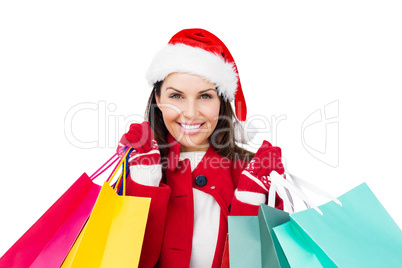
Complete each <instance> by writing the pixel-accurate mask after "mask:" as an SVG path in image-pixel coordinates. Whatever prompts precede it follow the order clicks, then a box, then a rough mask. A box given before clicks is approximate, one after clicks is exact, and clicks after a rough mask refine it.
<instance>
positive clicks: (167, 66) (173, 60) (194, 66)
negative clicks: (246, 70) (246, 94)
mask: <svg viewBox="0 0 402 268" xmlns="http://www.w3.org/2000/svg"><path fill="white" fill-rule="evenodd" d="M174 72H178V73H180V72H182V73H189V74H195V75H199V76H201V77H203V78H205V79H206V80H207V81H209V82H211V83H214V84H215V85H216V87H217V89H218V93H219V94H220V95H221V96H223V98H224V99H225V100H229V101H232V100H234V96H235V93H236V90H237V82H238V74H237V72H236V69H235V67H234V65H233V64H231V63H229V62H225V60H224V59H223V58H222V57H221V56H220V55H216V54H213V53H211V52H208V51H206V50H204V49H202V48H198V47H192V46H188V45H184V44H179V43H178V44H174V45H172V44H168V45H167V46H165V47H164V48H162V50H160V51H159V52H158V53H157V54H156V55H155V57H154V58H153V60H152V62H151V65H150V66H149V69H148V71H147V74H146V78H147V81H148V83H149V84H150V86H151V87H152V86H153V84H154V83H156V82H158V81H163V80H164V79H165V78H166V77H167V76H168V75H169V74H170V73H174Z"/></svg>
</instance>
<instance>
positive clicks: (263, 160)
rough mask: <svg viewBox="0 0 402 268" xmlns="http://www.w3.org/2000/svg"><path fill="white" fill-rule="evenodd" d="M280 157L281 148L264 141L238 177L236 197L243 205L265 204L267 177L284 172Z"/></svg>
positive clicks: (268, 183) (268, 185)
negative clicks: (273, 173) (273, 172)
mask: <svg viewBox="0 0 402 268" xmlns="http://www.w3.org/2000/svg"><path fill="white" fill-rule="evenodd" d="M281 157H282V154H281V148H279V147H276V146H272V145H271V144H270V143H269V142H268V141H264V142H263V144H262V145H261V147H260V148H259V149H258V151H257V153H256V154H255V156H254V158H253V159H252V160H251V161H250V163H249V164H248V165H247V167H246V168H245V169H244V170H243V172H242V174H241V175H240V177H239V184H238V186H237V189H236V193H235V194H236V197H237V198H238V199H239V200H240V201H242V202H245V203H250V204H255V205H259V204H260V203H265V201H266V194H267V193H268V191H269V188H270V186H271V181H270V180H269V175H270V174H271V172H272V171H276V172H278V173H279V174H283V173H284V172H285V169H284V167H283V164H282V160H281Z"/></svg>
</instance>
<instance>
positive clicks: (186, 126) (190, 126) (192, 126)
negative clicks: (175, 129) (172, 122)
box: [180, 124, 201, 129]
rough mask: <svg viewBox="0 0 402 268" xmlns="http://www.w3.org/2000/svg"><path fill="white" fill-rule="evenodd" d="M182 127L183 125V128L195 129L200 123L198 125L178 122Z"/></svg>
mask: <svg viewBox="0 0 402 268" xmlns="http://www.w3.org/2000/svg"><path fill="white" fill-rule="evenodd" d="M180 125H181V126H182V127H184V128H185V129H196V128H199V127H200V126H201V124H199V125H184V124H180Z"/></svg>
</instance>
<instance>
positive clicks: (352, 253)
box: [274, 183, 402, 267]
mask: <svg viewBox="0 0 402 268" xmlns="http://www.w3.org/2000/svg"><path fill="white" fill-rule="evenodd" d="M338 200H339V201H340V203H341V205H339V204H336V203H334V202H329V203H326V204H324V205H322V206H319V210H320V211H321V213H319V212H317V211H316V210H314V209H308V210H305V211H301V212H298V213H295V214H292V215H291V216H290V217H291V221H290V222H289V224H288V225H289V226H286V227H282V228H279V227H277V228H274V231H275V233H276V234H277V235H278V238H279V241H280V243H281V245H282V246H284V244H283V243H282V240H281V238H280V236H281V234H280V232H281V231H280V230H281V229H283V228H285V229H286V228H287V229H290V230H293V233H297V234H298V237H300V239H301V240H303V242H304V244H305V245H306V247H307V248H308V249H309V250H310V252H311V253H313V254H314V255H315V257H316V258H317V259H318V260H319V261H320V263H321V265H322V266H324V267H401V266H402V254H401V253H402V231H401V229H400V228H399V227H398V225H397V224H396V223H395V221H394V220H393V219H392V218H391V216H390V215H389V214H388V213H387V211H386V210H385V209H384V207H383V206H382V205H381V203H380V202H379V200H378V199H377V198H376V197H375V195H374V194H373V192H372V191H371V190H370V188H369V187H368V186H367V184H366V183H363V184H361V185H359V186H357V187H355V188H354V189H352V190H351V191H349V192H347V193H345V194H344V195H342V196H340V197H339V198H338ZM278 230H279V231H278ZM285 252H286V251H285ZM289 262H290V261H289ZM291 266H292V267H293V265H292V263H291ZM295 267H302V266H295Z"/></svg>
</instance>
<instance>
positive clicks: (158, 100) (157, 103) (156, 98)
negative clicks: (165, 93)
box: [154, 90, 161, 110]
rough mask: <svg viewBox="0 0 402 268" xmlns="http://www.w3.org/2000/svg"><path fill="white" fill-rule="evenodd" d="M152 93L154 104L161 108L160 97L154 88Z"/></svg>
mask: <svg viewBox="0 0 402 268" xmlns="http://www.w3.org/2000/svg"><path fill="white" fill-rule="evenodd" d="M154 94H155V100H156V105H157V106H158V108H159V110H160V109H161V99H160V97H158V95H157V94H156V91H155V90H154Z"/></svg>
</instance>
